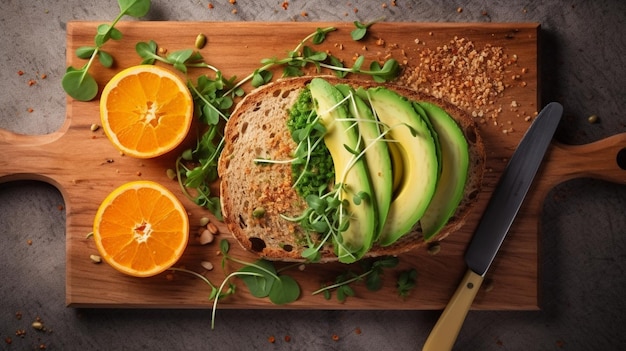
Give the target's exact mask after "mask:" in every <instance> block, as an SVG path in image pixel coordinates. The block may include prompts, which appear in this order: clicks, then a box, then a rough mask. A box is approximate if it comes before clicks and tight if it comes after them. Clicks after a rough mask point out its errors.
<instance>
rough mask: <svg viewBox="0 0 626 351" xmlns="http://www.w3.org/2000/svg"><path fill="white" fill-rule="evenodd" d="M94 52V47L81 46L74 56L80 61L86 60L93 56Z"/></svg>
mask: <svg viewBox="0 0 626 351" xmlns="http://www.w3.org/2000/svg"><path fill="white" fill-rule="evenodd" d="M94 51H96V47H94V46H81V47H79V48H78V49H76V56H78V57H79V58H82V59H88V58H90V57H91V55H93V53H94Z"/></svg>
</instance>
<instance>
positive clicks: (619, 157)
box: [616, 147, 626, 170]
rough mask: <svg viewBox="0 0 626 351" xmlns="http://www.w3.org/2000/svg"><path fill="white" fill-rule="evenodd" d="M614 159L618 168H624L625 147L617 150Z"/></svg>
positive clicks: (625, 159) (625, 165) (625, 168)
mask: <svg viewBox="0 0 626 351" xmlns="http://www.w3.org/2000/svg"><path fill="white" fill-rule="evenodd" d="M616 161H617V165H618V166H619V168H621V169H624V170H626V147H625V148H623V149H621V150H619V151H618V152H617V158H616Z"/></svg>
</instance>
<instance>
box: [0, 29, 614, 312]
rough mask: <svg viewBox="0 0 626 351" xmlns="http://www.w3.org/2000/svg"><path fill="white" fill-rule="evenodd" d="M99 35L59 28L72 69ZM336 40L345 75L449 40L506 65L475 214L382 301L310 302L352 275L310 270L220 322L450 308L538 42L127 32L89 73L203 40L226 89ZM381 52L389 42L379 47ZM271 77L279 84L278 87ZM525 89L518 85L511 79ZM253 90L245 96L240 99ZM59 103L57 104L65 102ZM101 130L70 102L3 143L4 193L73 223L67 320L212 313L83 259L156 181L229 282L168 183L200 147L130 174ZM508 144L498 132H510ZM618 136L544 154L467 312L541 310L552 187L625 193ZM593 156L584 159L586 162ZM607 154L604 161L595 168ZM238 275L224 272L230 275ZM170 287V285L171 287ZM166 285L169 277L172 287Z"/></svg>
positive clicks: (521, 111) (192, 211)
mask: <svg viewBox="0 0 626 351" xmlns="http://www.w3.org/2000/svg"><path fill="white" fill-rule="evenodd" d="M98 24H99V22H71V23H68V25H67V64H68V65H74V66H77V67H80V66H82V65H83V64H84V63H85V61H83V60H81V59H78V58H76V56H75V55H74V51H75V50H76V48H78V47H80V46H84V45H93V36H94V34H95V31H96V26H97V25H98ZM331 25H332V26H335V27H337V29H338V30H337V31H336V32H334V33H331V34H330V36H329V37H328V39H327V41H326V42H325V44H324V45H323V46H322V48H323V49H325V50H329V51H331V52H332V53H333V54H334V55H336V56H339V57H340V58H342V59H344V60H346V61H348V60H351V59H352V57H353V56H354V55H356V54H363V55H365V56H366V57H367V59H368V60H374V59H380V58H381V57H384V56H387V55H390V56H392V57H395V58H396V59H398V60H399V61H400V62H401V63H403V64H404V65H406V66H407V67H416V66H418V65H419V63H420V55H421V54H423V53H424V52H425V50H427V49H431V50H437V47H439V48H443V46H444V45H448V44H450V41H451V40H454V39H455V37H457V39H463V40H468V41H471V42H472V43H473V44H474V45H475V47H476V49H477V50H480V49H482V48H486V47H488V46H490V45H491V46H493V47H497V48H502V50H503V52H504V53H505V54H506V55H507V57H508V59H509V60H511V59H512V60H515V62H513V63H511V64H510V65H509V66H508V68H507V70H508V71H507V72H506V77H505V78H504V81H505V84H506V89H505V90H504V92H503V93H502V94H501V95H500V96H498V97H497V98H494V99H493V106H494V107H496V108H500V109H501V111H500V112H499V113H498V117H497V120H496V121H497V122H498V123H499V125H494V123H493V120H491V119H487V122H486V123H480V120H481V118H477V121H478V122H479V123H478V131H479V133H480V134H481V136H482V137H483V139H484V142H485V145H486V148H487V156H488V159H487V172H486V174H485V177H484V180H483V183H484V184H483V189H482V192H481V193H480V194H479V198H478V206H476V209H475V211H474V212H473V213H472V214H471V216H470V218H469V221H468V223H467V225H465V226H464V227H463V228H462V229H461V230H459V231H458V232H457V233H454V234H453V235H451V236H450V237H448V238H447V239H445V240H444V241H443V242H442V243H441V251H440V253H439V254H437V255H429V254H428V253H427V250H426V249H420V250H417V251H415V252H411V253H409V254H405V255H402V256H400V260H401V264H400V267H398V269H396V270H395V271H389V272H387V273H386V274H385V276H384V287H383V289H382V290H380V291H378V292H369V291H367V290H366V289H365V288H364V286H363V285H362V284H357V285H355V290H356V296H355V297H350V298H349V299H348V300H347V301H346V302H345V303H339V302H337V300H336V299H335V298H332V299H330V300H326V299H324V298H323V297H322V296H321V295H315V296H313V295H311V292H313V291H314V290H316V289H318V288H319V287H320V284H321V283H324V282H328V281H332V280H334V279H335V277H336V276H337V275H338V274H341V273H344V272H345V271H346V270H347V269H352V270H354V271H359V266H358V265H355V266H345V265H342V264H317V265H316V264H313V265H307V266H306V268H305V269H304V270H303V271H300V270H299V269H291V270H289V273H290V274H291V275H292V276H293V277H294V278H295V279H296V280H297V281H298V282H299V283H300V285H301V287H302V295H301V298H300V299H299V300H298V301H297V302H295V303H292V304H289V305H286V306H275V305H272V304H271V303H270V302H269V301H268V300H266V299H258V298H254V297H252V296H251V295H250V294H249V293H248V291H247V290H246V288H245V287H244V286H243V284H241V282H239V281H237V280H235V281H234V282H236V283H237V284H238V286H239V288H238V291H239V292H238V293H237V294H236V295H234V296H232V297H229V298H227V299H225V300H224V301H222V302H221V303H220V305H219V306H220V308H241V309H247V308H290V309H399V310H409V309H439V308H442V307H443V306H444V305H445V303H446V302H447V301H448V299H449V297H450V296H451V294H452V293H453V291H454V289H455V288H456V284H457V283H458V281H459V279H460V278H461V277H462V275H463V273H464V271H465V266H464V263H463V253H464V250H465V247H466V245H467V243H468V241H469V239H470V238H471V234H472V232H473V230H474V229H475V226H476V224H477V222H478V220H479V218H480V214H481V212H482V210H483V209H484V207H485V205H486V203H487V200H488V199H489V196H490V194H491V191H492V190H493V188H494V185H495V183H496V182H497V180H498V178H499V176H500V174H501V172H502V170H503V168H504V166H505V164H506V160H507V158H508V157H510V155H511V154H512V152H513V150H514V149H515V146H516V145H517V143H518V142H519V140H520V138H521V136H522V135H523V132H524V131H525V130H526V128H527V127H528V125H529V122H528V121H526V120H527V119H528V118H527V117H529V116H530V117H532V116H534V113H535V112H536V111H537V109H538V108H539V105H538V101H537V100H538V90H539V84H538V74H537V73H538V70H539V65H538V54H537V48H538V43H537V42H538V35H539V25H538V24H535V23H509V24H451V23H438V24H434V23H379V24H376V25H375V26H373V27H372V29H371V35H370V37H369V39H368V40H366V41H364V42H358V43H355V42H353V41H352V40H351V39H350V31H351V30H352V29H353V26H352V24H351V23H248V22H247V23H228V22H222V23H210V22H123V23H120V24H119V25H118V28H119V29H120V30H121V31H122V33H123V34H124V38H123V39H122V40H120V41H111V42H108V43H107V44H106V45H105V47H104V49H105V50H106V51H108V52H109V53H111V54H112V55H113V56H114V58H115V62H116V65H115V66H114V68H112V69H106V68H103V67H102V66H100V65H99V64H97V63H96V64H94V65H93V67H92V70H91V73H92V74H93V75H94V77H95V78H96V80H97V81H98V82H99V83H100V86H101V87H103V86H104V84H105V83H106V82H107V81H108V79H110V78H111V77H112V76H113V75H114V74H115V73H116V72H117V71H119V70H121V69H123V68H125V67H128V66H132V65H135V64H138V63H139V62H140V59H139V57H138V56H137V55H136V53H135V51H134V46H135V44H136V43H137V42H139V41H148V40H151V39H154V40H155V41H156V42H157V43H158V44H159V46H160V47H163V48H166V49H167V50H168V52H171V51H175V50H179V49H186V48H193V46H194V40H195V38H196V36H197V35H198V34H199V33H204V34H205V35H206V36H207V37H208V44H207V45H206V47H205V48H203V49H202V50H201V54H202V55H203V56H204V57H205V59H206V60H207V61H208V62H209V63H210V64H211V65H213V66H216V67H218V68H220V69H221V70H222V72H223V73H224V75H225V76H226V77H231V76H233V75H236V76H237V77H244V76H246V75H248V74H249V73H251V72H252V71H253V70H254V69H256V68H257V67H259V62H260V60H261V59H263V58H266V57H284V56H285V54H286V52H287V51H288V50H292V49H293V48H294V47H295V46H296V45H297V43H298V42H299V41H300V40H302V39H303V38H304V37H305V36H306V35H308V34H309V33H311V32H313V31H315V29H316V28H317V27H326V26H331ZM378 40H383V41H384V44H382V42H378V43H377V41H378ZM200 74H211V72H210V71H208V70H200V69H196V70H192V71H191V72H190V75H191V76H192V77H196V76H198V75H200ZM277 74H278V73H277ZM518 75H519V77H518ZM247 88H248V89H249V87H247ZM58 98H63V97H61V96H59V97H58ZM92 124H99V111H98V100H97V99H96V100H94V101H91V102H78V101H74V100H72V99H70V98H68V99H67V115H66V122H65V124H64V125H63V127H62V128H61V129H60V130H59V131H57V132H55V133H52V134H49V135H43V136H26V135H16V134H14V133H11V132H8V131H4V130H0V147H1V148H2V152H1V153H0V182H7V181H11V180H17V179H34V180H40V181H44V182H48V183H51V184H53V185H54V186H56V187H57V188H58V189H59V190H60V191H61V193H62V195H63V197H64V200H65V206H66V211H67V212H66V213H67V233H66V260H67V265H66V267H67V268H66V301H67V305H68V306H72V307H150V308H210V307H211V303H212V302H211V301H209V299H208V295H209V293H210V289H209V288H208V286H206V285H205V284H204V283H203V282H201V281H200V280H199V279H196V278H194V277H191V276H189V275H186V274H184V273H180V272H177V273H175V274H174V275H173V279H168V273H163V274H161V275H158V276H156V277H152V278H144V279H140V278H132V277H127V276H124V275H122V274H120V273H118V272H116V271H114V270H113V269H112V268H110V267H109V266H108V265H106V264H94V263H92V262H91V260H90V258H89V256H90V255H91V254H97V251H96V248H95V245H94V243H93V241H92V239H90V238H87V234H88V233H89V232H91V230H92V229H91V226H92V221H93V217H94V214H95V212H96V209H97V207H98V205H99V204H100V202H101V201H102V200H103V199H104V197H105V196H106V195H107V194H108V193H109V192H110V191H112V190H113V189H114V188H116V187H117V186H119V185H121V184H123V183H125V182H128V181H132V180H137V179H150V180H155V181H158V182H160V183H162V184H164V185H166V186H168V187H169V188H170V189H171V190H172V191H173V192H175V193H176V194H179V195H180V196H179V197H180V199H181V201H183V203H184V204H185V206H186V208H187V209H188V212H189V216H190V222H191V224H192V228H191V232H190V235H191V236H192V238H191V240H190V244H189V246H188V248H187V250H186V251H185V253H184V256H183V257H182V259H181V261H180V262H179V264H180V265H183V266H185V267H186V268H187V269H190V270H194V271H197V272H199V273H202V274H204V275H205V276H206V277H207V278H208V279H209V280H211V281H212V282H213V283H214V284H216V285H219V284H220V283H221V281H222V279H223V278H224V276H225V273H224V271H223V270H222V269H221V268H220V259H221V258H220V257H219V256H217V255H216V252H217V251H218V247H217V244H215V243H213V244H209V245H205V246H202V245H200V244H198V243H197V242H196V241H195V240H194V237H195V234H196V232H197V231H199V229H200V225H199V224H198V222H199V219H200V218H201V217H204V216H209V217H211V220H212V222H213V223H215V224H216V225H217V226H218V228H219V230H220V235H219V236H218V239H221V238H227V239H229V240H230V235H229V234H228V233H227V231H226V229H225V226H224V225H223V224H222V223H220V222H219V221H216V220H215V219H214V218H213V217H212V216H211V215H210V214H209V213H208V212H207V211H205V210H203V209H201V208H199V207H197V206H196V205H194V204H193V203H191V202H190V201H188V200H187V199H185V198H184V197H183V196H182V194H181V192H180V190H179V189H178V185H177V183H176V182H175V181H172V180H170V179H169V178H167V176H166V169H168V168H172V167H173V165H174V159H175V158H176V156H177V155H178V154H179V153H180V152H181V151H182V150H183V149H185V148H189V147H192V146H193V145H194V140H193V138H194V135H195V132H192V133H190V134H192V135H191V136H190V138H189V139H188V140H187V141H186V143H185V144H184V145H182V146H181V147H180V148H179V149H178V150H176V151H174V152H172V153H171V154H168V155H166V156H164V157H161V158H157V159H153V160H137V159H133V158H131V157H127V156H121V155H120V154H119V152H117V151H116V150H115V149H114V148H113V147H112V146H111V144H110V143H109V141H108V140H107V139H106V137H105V136H104V134H103V132H102V131H101V130H98V131H95V132H93V131H91V130H90V126H91V125H92ZM511 128H512V131H511V132H508V133H507V132H505V131H504V130H511ZM625 139H626V138H625V137H624V135H620V136H616V137H615V138H612V139H607V140H605V141H602V142H601V143H599V144H597V145H591V146H583V147H577V148H574V147H568V146H562V145H555V147H552V148H551V150H550V151H549V155H548V157H547V162H546V163H545V165H544V168H543V169H542V170H541V171H540V174H539V176H538V179H537V181H536V183H535V185H534V186H533V188H532V189H531V193H530V195H529V198H528V199H527V201H526V202H525V204H524V206H523V208H522V209H521V212H520V214H519V216H518V218H517V220H516V221H515V223H514V225H513V227H512V228H511V231H510V234H509V237H508V238H507V240H506V241H505V243H504V245H503V247H502V250H501V252H500V253H499V255H498V257H497V259H496V261H495V262H494V264H493V266H492V269H491V270H490V272H489V273H488V277H487V278H488V279H489V281H490V283H489V284H487V286H489V287H490V289H483V290H482V291H481V292H479V293H478V296H477V298H476V301H475V303H474V308H476V309H502V310H509V309H510V310H526V309H537V308H539V305H540V302H539V281H540V279H539V270H538V267H539V258H540V255H539V246H538V243H539V234H538V227H539V223H538V220H539V217H540V212H541V208H542V201H543V199H544V197H545V195H546V194H547V192H548V191H549V189H551V188H552V187H553V186H554V185H555V184H557V183H558V182H560V181H563V180H565V179H568V178H570V177H575V176H586V175H594V174H592V173H590V171H589V169H590V168H591V169H592V170H594V171H597V173H598V174H603V175H604V178H605V179H609V180H613V181H620V182H626V179H625V177H624V172H623V170H622V169H620V168H619V167H617V166H615V165H614V164H615V162H614V159H615V155H616V153H617V152H618V151H619V150H620V149H621V147H623V146H626V142H625ZM598 150H599V151H606V150H608V152H597V153H596V154H594V155H593V157H592V156H587V154H586V153H589V152H594V151H598ZM607 153H608V154H609V156H606V158H602V157H600V158H598V157H597V156H598V155H602V154H607ZM231 248H232V249H231V253H232V254H233V255H234V256H237V257H239V258H241V259H245V260H248V261H252V260H254V259H255V257H254V256H252V255H250V254H248V253H246V252H243V251H242V250H241V249H240V248H239V247H238V246H237V244H234V243H233V244H232V245H231ZM202 261H210V262H212V263H213V264H214V265H215V266H216V267H217V268H216V269H214V270H213V271H210V272H206V271H205V270H204V269H203V268H202V267H201V265H200V263H201V262H202ZM237 268H239V267H238V266H234V265H229V266H227V267H226V269H227V270H228V271H231V270H233V269H237ZM409 268H415V269H416V270H417V271H418V283H417V287H416V289H415V290H413V292H412V293H411V295H410V297H408V298H407V299H402V298H400V297H398V295H397V293H396V291H395V287H394V286H395V279H396V275H397V273H398V272H399V271H400V270H406V269H409ZM170 274H171V273H170ZM170 278H171V277H170Z"/></svg>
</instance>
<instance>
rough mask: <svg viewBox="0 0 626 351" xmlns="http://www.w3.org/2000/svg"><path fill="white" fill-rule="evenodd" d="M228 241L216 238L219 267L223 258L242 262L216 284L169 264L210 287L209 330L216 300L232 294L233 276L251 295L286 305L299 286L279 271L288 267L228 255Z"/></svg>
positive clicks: (212, 323) (225, 260) (213, 322)
mask: <svg viewBox="0 0 626 351" xmlns="http://www.w3.org/2000/svg"><path fill="white" fill-rule="evenodd" d="M229 250H230V243H229V242H228V240H226V239H222V240H221V241H220V253H221V255H222V263H221V265H222V269H224V270H225V269H226V263H227V261H231V262H234V263H237V264H240V265H242V266H243V267H242V268H240V269H239V270H236V271H234V272H231V273H230V274H228V275H227V276H226V277H225V278H224V280H223V281H222V283H221V284H220V285H219V286H215V285H213V283H211V281H209V280H208V279H207V278H206V277H205V276H203V275H202V274H199V273H196V272H194V271H191V270H188V269H185V268H175V267H172V268H170V270H172V271H180V272H185V273H189V274H191V275H193V276H195V277H196V278H198V279H200V280H202V281H203V282H204V283H206V284H207V285H208V286H209V287H210V288H211V294H210V295H209V300H213V307H212V313H211V329H214V328H215V315H216V312H217V303H218V301H219V300H220V299H223V298H225V297H227V296H230V295H233V294H235V292H236V290H237V286H236V285H235V284H233V283H232V282H231V280H232V279H233V278H239V279H241V280H242V281H243V282H244V284H245V285H246V287H247V288H248V290H250V293H251V294H252V296H254V297H257V298H265V297H268V298H269V300H270V301H271V302H272V303H273V304H276V305H283V304H288V303H291V302H294V301H296V300H297V299H298V298H299V297H300V285H298V283H297V282H296V281H295V279H293V278H292V277H291V276H288V275H285V274H282V271H284V270H286V269H289V268H290V267H285V268H284V269H283V270H278V269H276V267H275V266H274V264H273V263H272V262H270V261H267V260H263V259H260V260H257V261H255V262H252V263H250V262H245V261H243V260H240V259H237V258H235V257H233V256H231V255H230V254H229V253H228V252H229Z"/></svg>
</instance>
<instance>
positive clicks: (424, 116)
mask: <svg viewBox="0 0 626 351" xmlns="http://www.w3.org/2000/svg"><path fill="white" fill-rule="evenodd" d="M411 104H412V105H413V108H414V109H415V112H417V113H418V114H419V115H420V116H421V117H422V119H423V120H424V122H426V125H427V126H428V129H430V135H432V136H433V142H434V143H435V153H436V154H437V174H438V175H439V176H441V167H442V164H441V143H440V142H439V133H437V130H436V129H435V127H434V126H433V123H432V122H431V121H430V117H428V114H427V113H426V111H424V109H423V108H422V106H420V104H419V103H417V102H415V101H412V102H411ZM437 181H439V179H437Z"/></svg>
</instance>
